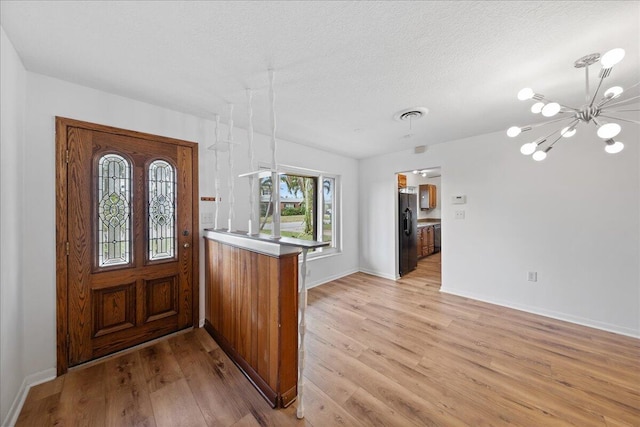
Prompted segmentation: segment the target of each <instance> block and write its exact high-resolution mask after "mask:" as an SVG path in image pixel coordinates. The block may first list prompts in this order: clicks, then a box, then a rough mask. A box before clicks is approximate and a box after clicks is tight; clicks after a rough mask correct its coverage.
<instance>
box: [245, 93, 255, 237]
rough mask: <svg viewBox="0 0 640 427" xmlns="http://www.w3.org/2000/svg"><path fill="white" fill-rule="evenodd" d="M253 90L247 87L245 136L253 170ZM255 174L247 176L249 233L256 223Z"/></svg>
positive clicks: (252, 231) (250, 167)
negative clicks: (247, 127)
mask: <svg viewBox="0 0 640 427" xmlns="http://www.w3.org/2000/svg"><path fill="white" fill-rule="evenodd" d="M252 102H253V92H252V91H251V89H247V104H248V105H249V108H248V113H249V129H247V138H248V140H249V170H254V169H255V167H254V165H253V164H254V163H255V162H254V158H253V157H254V153H253V106H252ZM255 187H256V186H255V176H253V175H252V176H250V177H249V194H250V196H249V227H248V228H249V229H248V230H247V232H248V233H249V234H253V233H254V229H255V227H256V226H257V225H258V224H257V221H256V214H255V199H256V188H255Z"/></svg>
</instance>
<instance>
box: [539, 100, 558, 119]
mask: <svg viewBox="0 0 640 427" xmlns="http://www.w3.org/2000/svg"><path fill="white" fill-rule="evenodd" d="M559 112H560V104H558V103H557V102H550V103H548V104H547V105H545V106H544V107H542V115H543V116H545V117H553V116H555V115H556V114H558V113H559Z"/></svg>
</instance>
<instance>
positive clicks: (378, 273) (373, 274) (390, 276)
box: [360, 268, 399, 281]
mask: <svg viewBox="0 0 640 427" xmlns="http://www.w3.org/2000/svg"><path fill="white" fill-rule="evenodd" d="M360 271H361V272H362V273H366V274H370V275H372V276H376V277H382V278H383V279H389V280H394V281H395V280H398V279H399V277H396V276H395V275H391V274H387V273H381V272H379V271H373V270H367V269H366V268H361V269H360Z"/></svg>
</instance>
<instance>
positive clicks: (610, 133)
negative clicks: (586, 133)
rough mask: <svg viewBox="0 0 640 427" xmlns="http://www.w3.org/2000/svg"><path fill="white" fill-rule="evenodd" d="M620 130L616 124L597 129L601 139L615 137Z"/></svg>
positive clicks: (607, 124) (608, 124)
mask: <svg viewBox="0 0 640 427" xmlns="http://www.w3.org/2000/svg"><path fill="white" fill-rule="evenodd" d="M621 130H622V128H621V127H620V125H619V124H617V123H606V124H604V125H602V126H600V127H599V128H598V136H599V137H600V138H602V139H610V138H614V137H616V136H617V135H618V134H619V133H620V131H621Z"/></svg>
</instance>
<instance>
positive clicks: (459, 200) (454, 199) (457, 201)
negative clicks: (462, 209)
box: [451, 194, 467, 205]
mask: <svg viewBox="0 0 640 427" xmlns="http://www.w3.org/2000/svg"><path fill="white" fill-rule="evenodd" d="M451 203H452V204H454V205H464V204H465V203H467V196H465V195H464V194H461V195H459V196H451Z"/></svg>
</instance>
